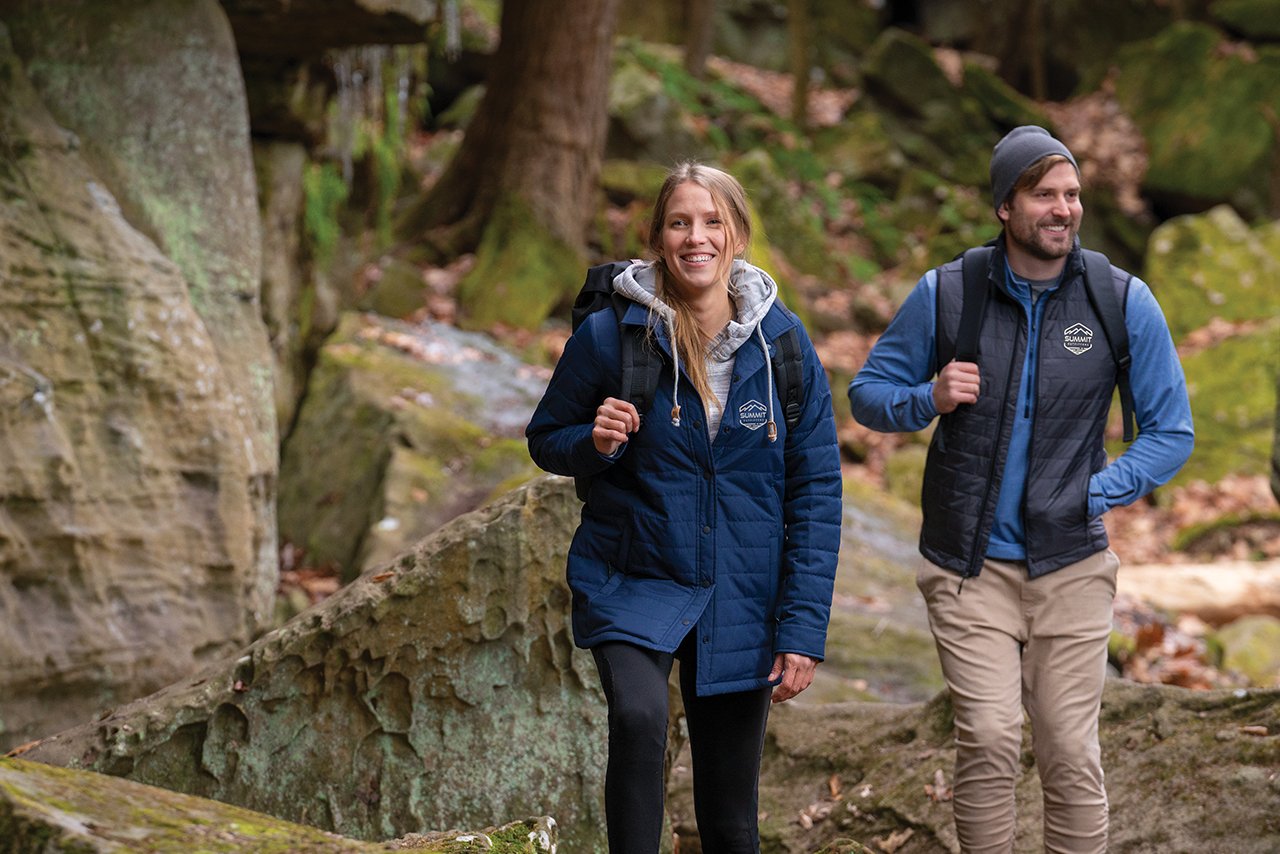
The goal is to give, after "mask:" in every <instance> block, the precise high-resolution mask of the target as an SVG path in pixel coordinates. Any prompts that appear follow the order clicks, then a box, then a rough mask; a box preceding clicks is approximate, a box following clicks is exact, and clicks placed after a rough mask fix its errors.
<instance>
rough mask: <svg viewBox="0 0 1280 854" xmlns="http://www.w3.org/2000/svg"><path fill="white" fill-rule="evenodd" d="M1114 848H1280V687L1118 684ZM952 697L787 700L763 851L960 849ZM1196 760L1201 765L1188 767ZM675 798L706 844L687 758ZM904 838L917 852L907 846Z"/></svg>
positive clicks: (1110, 762) (1034, 785)
mask: <svg viewBox="0 0 1280 854" xmlns="http://www.w3.org/2000/svg"><path fill="white" fill-rule="evenodd" d="M1101 741H1102V754H1103V763H1104V766H1105V768H1106V772H1107V792H1108V795H1109V800H1110V804H1111V838H1110V850H1114V851H1134V852H1156V851H1230V852H1232V853H1233V854H1270V852H1273V851H1275V850H1276V845H1277V843H1280V812H1277V811H1276V809H1275V804H1276V798H1277V796H1280V778H1277V776H1276V773H1275V769H1276V768H1277V767H1278V766H1280V690H1256V691H1255V690H1235V691H1204V692H1196V691H1188V690H1185V689H1181V688H1172V687H1167V686H1144V685H1136V684H1134V683H1130V682H1123V681H1120V680H1111V681H1109V682H1108V684H1107V687H1106V690H1105V692H1104V695H1103V702H1102V717H1101ZM1023 751H1024V761H1023V764H1022V767H1023V768H1024V769H1025V770H1024V771H1023V772H1022V776H1021V778H1020V779H1019V780H1018V783H1017V797H1018V818H1017V840H1016V842H1015V845H1014V851H1015V852H1017V854H1031V852H1039V851H1042V850H1043V841H1042V838H1041V820H1042V815H1043V809H1042V804H1041V791H1040V782H1039V777H1038V776H1037V773H1036V770H1035V766H1034V764H1033V762H1032V760H1031V754H1030V731H1029V730H1027V731H1026V732H1024V734H1023ZM954 760H955V751H954V748H953V745H952V723H951V709H950V704H949V702H948V701H947V698H946V695H945V693H944V694H940V695H938V696H937V697H935V698H934V699H932V700H930V701H929V702H927V703H915V704H909V705H895V704H888V703H858V702H848V703H833V704H825V705H819V706H804V705H797V704H794V703H785V704H783V705H781V706H775V707H774V709H773V711H772V713H771V720H770V724H769V735H768V737H767V740H766V744H765V753H764V765H763V770H762V774H761V783H760V812H761V815H762V819H761V848H762V849H766V850H770V851H779V852H797V854H798V852H809V851H826V852H830V853H831V854H835V852H851V851H858V850H861V849H860V848H858V847H857V845H858V843H861V844H862V845H865V846H866V848H867V849H869V850H872V851H894V850H907V851H912V852H916V854H934V852H939V854H941V852H951V854H958V852H959V851H960V846H959V844H958V843H957V841H956V836H955V828H954V824H953V819H952V808H951V800H950V797H951V795H950V784H951V782H952V770H953V766H954ZM1189 769H1194V770H1193V771H1192V770H1189ZM668 803H669V806H670V809H671V812H672V823H673V826H674V830H675V833H676V834H677V836H678V837H679V843H678V844H679V850H680V851H681V852H686V851H695V852H696V851H698V850H699V847H698V844H697V838H696V834H695V833H694V830H693V821H692V815H693V812H692V792H691V787H690V780H689V774H688V768H687V767H680V768H678V769H677V773H676V774H675V775H673V785H672V788H671V790H670V793H669V798H668ZM903 846H907V847H903Z"/></svg>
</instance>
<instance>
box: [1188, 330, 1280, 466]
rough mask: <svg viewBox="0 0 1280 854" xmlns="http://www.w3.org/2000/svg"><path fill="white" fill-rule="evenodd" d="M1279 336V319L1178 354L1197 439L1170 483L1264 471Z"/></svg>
mask: <svg viewBox="0 0 1280 854" xmlns="http://www.w3.org/2000/svg"><path fill="white" fill-rule="evenodd" d="M1278 340H1280V321H1272V322H1271V323H1268V324H1266V325H1264V326H1263V327H1261V328H1260V329H1259V330H1257V331H1256V332H1254V333H1253V334H1251V335H1247V336H1240V337H1236V338H1229V339H1227V340H1226V341H1223V342H1222V343H1220V344H1218V345H1217V346H1215V347H1212V348H1210V349H1207V350H1203V351H1201V352H1199V353H1196V354H1194V355H1192V356H1187V357H1185V358H1183V360H1182V366H1183V370H1184V371H1185V372H1186V375H1187V387H1188V390H1189V392H1190V396H1191V411H1192V415H1193V417H1194V418H1195V427H1196V444H1195V451H1194V452H1193V453H1192V455H1191V459H1190V460H1189V461H1188V462H1187V464H1186V466H1184V467H1183V469H1182V471H1181V472H1180V473H1179V474H1178V476H1177V478H1176V479H1175V481H1174V482H1175V483H1185V482H1187V481H1189V480H1197V479H1198V480H1206V481H1209V482H1213V481H1217V480H1220V479H1221V478H1222V477H1224V476H1225V475H1227V474H1231V473H1235V472H1239V473H1247V474H1252V473H1256V472H1262V471H1267V467H1268V466H1269V465H1270V460H1271V443H1272V441H1273V440H1274V434H1275V412H1276V402H1275V389H1276V372H1277V342H1278Z"/></svg>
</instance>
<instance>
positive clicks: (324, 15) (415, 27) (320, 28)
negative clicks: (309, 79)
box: [222, 0, 438, 57]
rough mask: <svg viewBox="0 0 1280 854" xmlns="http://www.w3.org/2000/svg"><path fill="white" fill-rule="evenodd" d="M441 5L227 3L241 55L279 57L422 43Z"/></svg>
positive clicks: (398, 0)
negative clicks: (358, 47)
mask: <svg viewBox="0 0 1280 854" xmlns="http://www.w3.org/2000/svg"><path fill="white" fill-rule="evenodd" d="M437 6H438V4H437V3H435V2H434V0H336V2H335V0H222V7H223V8H224V9H226V14H227V18H228V19H229V20H230V22H231V26H232V28H233V29H234V30H235V35H236V44H237V45H239V47H240V50H241V52H242V53H246V54H253V55H255V56H273V57H315V56H319V55H320V54H321V53H323V52H324V51H326V50H328V49H329V48H334V47H350V46H353V45H367V44H377V45H387V44H417V43H419V42H421V41H422V40H423V38H424V37H425V35H426V33H425V29H426V25H427V23H428V22H429V21H431V20H433V19H434V18H435V17H436V14H437Z"/></svg>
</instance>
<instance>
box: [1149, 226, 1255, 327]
mask: <svg viewBox="0 0 1280 854" xmlns="http://www.w3.org/2000/svg"><path fill="white" fill-rule="evenodd" d="M1275 234H1280V229H1277V227H1276V226H1274V225H1265V226H1259V227H1256V228H1254V227H1250V225H1249V224H1248V223H1247V222H1245V221H1244V220H1243V219H1242V218H1241V217H1240V214H1239V213H1237V212H1236V211H1235V209H1233V208H1231V207H1229V206H1227V205H1218V206H1216V207H1214V208H1213V209H1211V210H1209V211H1206V212H1205V213H1202V214H1194V215H1187V216H1179V217H1174V218H1173V219H1170V220H1168V221H1166V222H1164V223H1162V224H1161V225H1160V226H1158V227H1157V228H1156V230H1155V231H1153V232H1152V233H1151V238H1150V240H1149V241H1148V244H1147V257H1146V264H1145V270H1146V274H1145V275H1144V276H1143V280H1144V281H1146V282H1148V283H1149V284H1150V285H1151V288H1152V290H1153V292H1154V293H1155V295H1156V298H1157V299H1159V300H1160V307H1161V308H1162V309H1164V313H1165V317H1166V319H1167V320H1168V322H1169V331H1170V332H1171V333H1172V334H1173V338H1174V341H1176V342H1181V341H1182V340H1183V338H1184V337H1185V336H1186V334H1187V333H1188V332H1190V331H1191V330H1193V329H1199V328H1200V327H1202V326H1205V325H1206V324H1208V323H1209V321H1211V320H1213V319H1214V318H1215V317H1219V318H1222V319H1223V320H1227V321H1243V320H1265V319H1268V318H1271V317H1275V316H1276V315H1277V314H1280V288H1276V287H1274V284H1275V281H1276V279H1277V278H1280V241H1277V240H1275V237H1274V235H1275Z"/></svg>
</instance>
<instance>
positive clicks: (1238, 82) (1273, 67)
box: [1115, 22, 1280, 219]
mask: <svg viewBox="0 0 1280 854" xmlns="http://www.w3.org/2000/svg"><path fill="white" fill-rule="evenodd" d="M1116 63H1117V65H1118V67H1119V75H1118V76H1117V78H1116V81H1115V91H1116V96H1117V98H1118V99H1119V101H1120V103H1121V105H1122V106H1123V107H1124V108H1125V110H1126V112H1128V114H1129V115H1130V116H1131V117H1132V118H1133V120H1134V122H1135V123H1137V125H1138V127H1139V129H1140V130H1141V131H1142V135H1143V137H1144V138H1145V139H1146V142H1147V149H1148V153H1149V156H1150V164H1149V168H1148V170H1147V175H1146V178H1145V180H1144V184H1143V186H1144V189H1145V190H1146V192H1147V193H1148V194H1149V195H1151V196H1152V197H1153V198H1154V199H1155V201H1156V202H1157V208H1158V210H1160V211H1162V212H1163V213H1165V215H1168V214H1169V213H1188V212H1195V211H1199V210H1204V209H1205V208H1207V207H1209V206H1211V205H1213V204H1216V203H1221V202H1226V201H1231V202H1232V203H1233V204H1235V205H1236V206H1237V207H1238V208H1239V209H1241V210H1243V211H1246V213H1247V215H1248V216H1249V217H1250V218H1251V219H1252V218H1275V217H1276V216H1280V192H1277V189H1276V188H1277V187H1278V186H1280V166H1277V164H1278V163H1280V159H1278V158H1277V156H1276V153H1277V150H1280V138H1278V137H1277V133H1276V128H1275V121H1276V119H1275V116H1274V114H1273V111H1274V105H1275V104H1276V103H1280V47H1277V46H1274V45H1261V46H1251V45H1247V44H1238V43H1233V42H1230V41H1228V40H1227V39H1226V38H1225V36H1224V35H1223V34H1222V33H1221V32H1220V31H1218V30H1217V29H1215V28H1213V27H1211V26H1208V25H1206V24H1197V23H1189V22H1184V23H1177V24H1174V25H1172V26H1170V27H1168V28H1167V29H1166V30H1164V31H1163V32H1161V33H1160V34H1159V35H1158V36H1156V37H1155V38H1153V39H1150V40H1149V41H1145V42H1139V43H1136V44H1133V45H1130V46H1128V47H1126V48H1124V49H1123V50H1122V51H1120V53H1119V55H1118V57H1117V59H1116ZM1170 68H1177V69H1178V73H1177V74H1170V73H1169V69H1170Z"/></svg>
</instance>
